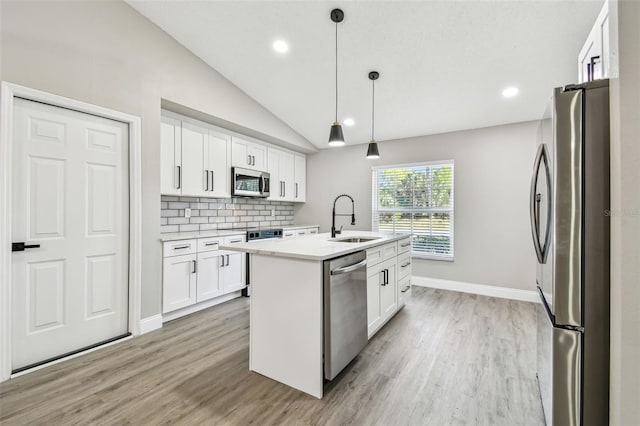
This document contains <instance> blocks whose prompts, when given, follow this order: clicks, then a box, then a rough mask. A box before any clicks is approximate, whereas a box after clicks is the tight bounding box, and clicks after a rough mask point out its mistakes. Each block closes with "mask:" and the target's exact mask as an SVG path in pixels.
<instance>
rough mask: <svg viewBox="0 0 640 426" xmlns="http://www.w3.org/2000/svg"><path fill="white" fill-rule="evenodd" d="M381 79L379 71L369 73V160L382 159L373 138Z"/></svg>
mask: <svg viewBox="0 0 640 426" xmlns="http://www.w3.org/2000/svg"><path fill="white" fill-rule="evenodd" d="M378 77H380V73H378V72H377V71H371V72H370V73H369V80H371V88H372V95H371V141H370V142H369V146H368V147H367V158H369V159H371V160H373V159H376V158H380V152H379V151H378V144H377V143H376V140H375V139H374V138H373V130H374V123H375V115H374V114H375V110H376V86H375V84H376V80H377V79H378Z"/></svg>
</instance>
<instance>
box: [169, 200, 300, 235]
mask: <svg viewBox="0 0 640 426" xmlns="http://www.w3.org/2000/svg"><path fill="white" fill-rule="evenodd" d="M186 208H190V209H191V217H190V218H186V217H184V210H185V209H186ZM287 225H293V203H289V202H286V201H268V200H265V199H262V198H196V197H175V196H168V195H163V196H162V197H161V202H160V232H161V233H163V234H165V233H168V232H186V231H208V230H212V229H239V228H247V227H260V228H270V227H278V226H287Z"/></svg>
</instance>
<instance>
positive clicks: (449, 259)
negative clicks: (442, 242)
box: [411, 252, 455, 262]
mask: <svg viewBox="0 0 640 426" xmlns="http://www.w3.org/2000/svg"><path fill="white" fill-rule="evenodd" d="M411 257H412V258H414V259H424V260H441V261H444V262H454V261H455V257H454V256H447V257H445V256H430V255H428V254H423V253H416V252H411Z"/></svg>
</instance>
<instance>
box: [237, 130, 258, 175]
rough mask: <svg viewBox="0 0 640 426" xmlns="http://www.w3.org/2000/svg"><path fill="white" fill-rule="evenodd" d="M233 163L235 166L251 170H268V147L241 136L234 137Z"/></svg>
mask: <svg viewBox="0 0 640 426" xmlns="http://www.w3.org/2000/svg"><path fill="white" fill-rule="evenodd" d="M231 140H232V142H231V145H232V150H233V152H232V154H231V164H233V166H234V167H243V168H245V169H251V170H260V171H265V170H267V147H266V146H264V145H260V144H257V143H253V142H249V141H246V140H244V139H241V138H237V137H235V136H234V137H233V138H231Z"/></svg>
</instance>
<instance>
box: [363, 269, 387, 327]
mask: <svg viewBox="0 0 640 426" xmlns="http://www.w3.org/2000/svg"><path fill="white" fill-rule="evenodd" d="M383 275H384V274H383V272H382V269H381V268H380V267H379V265H376V266H374V267H373V268H368V269H367V332H368V336H369V337H371V336H372V335H373V332H374V331H375V330H376V329H377V328H378V327H379V326H380V324H381V323H382V311H381V310H380V288H381V286H382V283H383V282H384V276H383Z"/></svg>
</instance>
